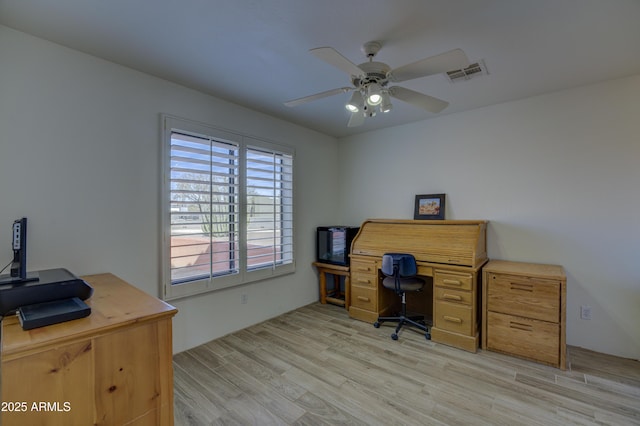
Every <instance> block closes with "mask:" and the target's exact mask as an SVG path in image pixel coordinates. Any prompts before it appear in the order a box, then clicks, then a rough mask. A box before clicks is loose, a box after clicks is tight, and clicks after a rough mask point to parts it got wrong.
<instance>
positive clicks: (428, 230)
mask: <svg viewBox="0 0 640 426" xmlns="http://www.w3.org/2000/svg"><path fill="white" fill-rule="evenodd" d="M486 229H487V222H486V221H474V220H433V221H431V220H401V219H370V220H367V221H365V222H364V223H363V224H362V225H361V226H360V232H359V233H358V234H357V235H356V237H355V238H354V240H353V243H352V245H351V306H350V307H349V315H350V316H351V317H352V318H356V319H360V320H363V321H367V322H371V323H373V322H375V321H376V320H377V318H378V315H384V316H389V315H393V314H394V313H395V312H394V311H397V310H398V308H399V302H400V301H399V298H398V296H397V295H396V294H395V293H394V292H393V291H391V290H388V289H386V288H384V287H383V286H382V285H381V280H382V274H381V273H380V268H381V266H382V255H384V254H385V253H409V254H412V255H413V256H414V257H415V258H416V262H417V264H418V275H419V276H422V277H432V279H433V286H425V289H424V291H423V292H422V294H421V295H420V296H422V298H421V299H420V300H416V299H415V297H416V296H417V295H415V294H414V295H410V296H408V297H407V305H409V308H410V310H416V309H412V306H411V305H413V308H417V309H418V310H420V311H421V313H423V314H425V315H426V316H427V317H430V316H431V317H433V326H432V327H431V339H432V340H433V341H434V342H439V343H445V344H448V345H452V346H455V347H457V348H460V349H465V350H467V351H471V352H475V351H476V350H477V349H478V346H479V344H480V337H479V326H478V324H479V319H480V306H479V300H480V299H479V298H478V293H479V288H480V269H481V267H482V265H483V264H484V263H486V262H487V250H486ZM429 281H430V280H429ZM409 297H411V299H413V300H409Z"/></svg>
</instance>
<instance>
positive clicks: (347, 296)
mask: <svg viewBox="0 0 640 426" xmlns="http://www.w3.org/2000/svg"><path fill="white" fill-rule="evenodd" d="M349 306H351V277H350V276H349V275H345V276H344V307H345V309H346V310H347V311H349Z"/></svg>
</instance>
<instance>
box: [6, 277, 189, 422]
mask: <svg viewBox="0 0 640 426" xmlns="http://www.w3.org/2000/svg"><path fill="white" fill-rule="evenodd" d="M83 279H84V280H85V281H86V282H88V283H89V284H90V285H91V286H92V287H93V288H94V293H93V296H92V297H91V298H90V299H88V300H87V301H86V302H87V304H88V305H90V306H91V309H92V312H91V315H90V316H88V317H86V318H82V319H77V320H73V321H68V322H64V323H60V324H54V325H50V326H47V327H42V328H36V329H33V330H29V331H24V330H22V328H21V326H20V323H19V322H18V321H17V319H16V317H15V316H12V317H8V318H5V319H4V320H3V321H2V322H3V324H2V333H3V335H2V365H1V372H2V401H3V403H5V405H6V407H5V405H3V412H2V413H1V414H2V417H1V421H0V424H2V426H13V425H16V426H18V425H20V426H22V425H29V426H37V425H43V426H45V425H46V426H52V425H61V426H62V425H64V426H69V425H79V426H86V425H117V426H122V425H134V424H135V425H173V365H172V331H171V321H172V318H173V316H174V315H175V314H176V312H177V310H176V309H175V308H174V307H173V306H171V305H168V304H167V303H165V302H163V301H161V300H158V299H156V298H155V297H152V296H150V295H148V294H146V293H144V292H143V291H141V290H139V289H137V288H135V287H133V286H131V285H129V284H127V283H126V282H124V281H123V280H121V279H119V278H117V277H115V276H114V275H112V274H100V275H91V276H86V277H83ZM9 404H10V405H9ZM5 408H7V409H8V408H11V410H7V409H5Z"/></svg>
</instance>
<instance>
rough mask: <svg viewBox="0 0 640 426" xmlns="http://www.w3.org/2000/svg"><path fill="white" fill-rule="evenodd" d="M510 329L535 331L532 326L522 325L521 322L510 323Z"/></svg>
mask: <svg viewBox="0 0 640 426" xmlns="http://www.w3.org/2000/svg"><path fill="white" fill-rule="evenodd" d="M509 327H511V328H515V329H516V330H523V331H531V330H533V327H532V326H531V325H529V324H522V323H520V322H510V323H509Z"/></svg>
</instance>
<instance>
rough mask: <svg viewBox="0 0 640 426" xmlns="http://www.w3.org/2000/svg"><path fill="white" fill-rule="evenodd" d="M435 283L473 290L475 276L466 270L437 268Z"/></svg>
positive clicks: (439, 285) (440, 285)
mask: <svg viewBox="0 0 640 426" xmlns="http://www.w3.org/2000/svg"><path fill="white" fill-rule="evenodd" d="M433 284H434V285H435V286H438V287H450V288H457V289H460V290H471V289H472V288H473V276H472V275H471V274H467V273H464V272H453V271H440V270H436V272H435V276H434V278H433Z"/></svg>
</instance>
